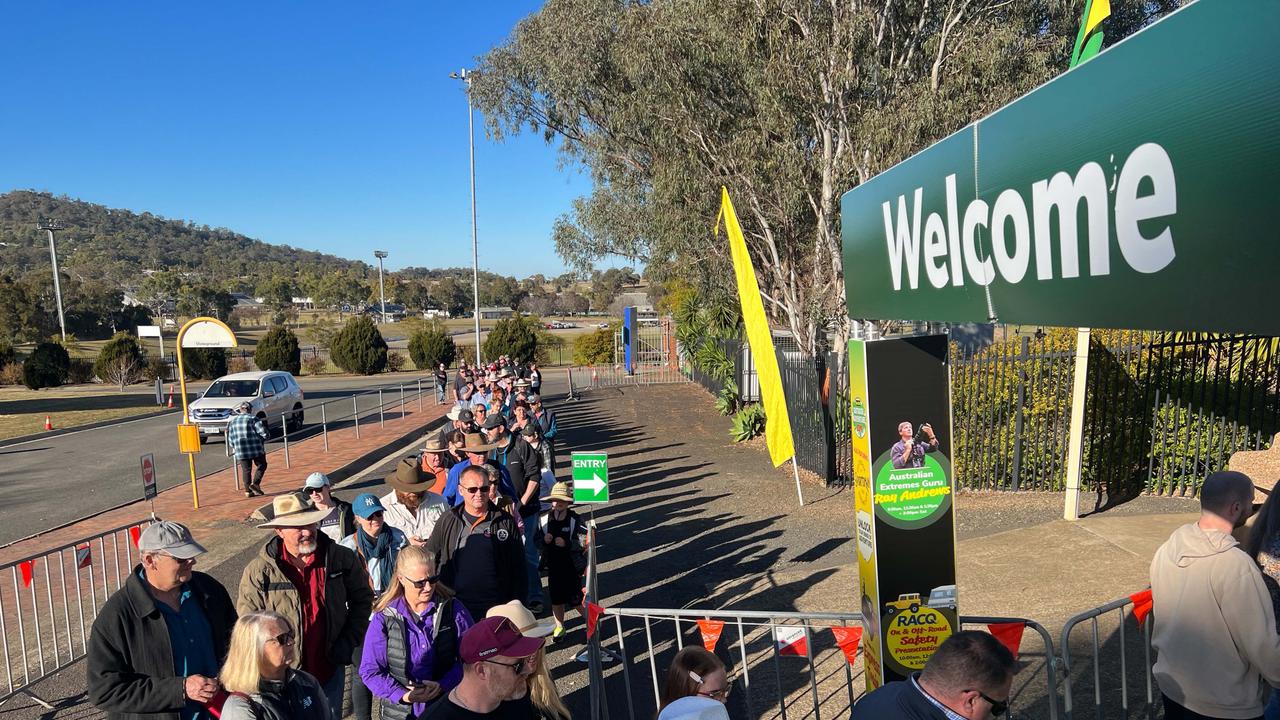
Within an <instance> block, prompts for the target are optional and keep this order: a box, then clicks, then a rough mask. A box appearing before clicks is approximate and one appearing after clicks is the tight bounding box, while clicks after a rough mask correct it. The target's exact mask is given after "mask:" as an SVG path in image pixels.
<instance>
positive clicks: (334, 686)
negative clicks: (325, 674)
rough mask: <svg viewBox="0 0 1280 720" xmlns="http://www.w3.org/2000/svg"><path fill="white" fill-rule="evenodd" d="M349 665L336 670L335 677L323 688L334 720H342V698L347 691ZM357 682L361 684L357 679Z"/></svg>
mask: <svg viewBox="0 0 1280 720" xmlns="http://www.w3.org/2000/svg"><path fill="white" fill-rule="evenodd" d="M347 667H348V666H347V665H341V666H339V667H336V668H334V670H333V676H332V677H330V678H329V681H328V682H326V683H325V684H324V686H323V687H322V688H321V689H322V690H324V696H325V698H326V699H328V700H329V716H330V717H332V718H333V720H342V696H343V694H344V691H345V690H346V689H347ZM356 682H360V679H359V678H356Z"/></svg>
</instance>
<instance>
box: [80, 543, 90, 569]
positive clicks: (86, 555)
mask: <svg viewBox="0 0 1280 720" xmlns="http://www.w3.org/2000/svg"><path fill="white" fill-rule="evenodd" d="M90 565H93V548H91V547H89V543H85V544H83V545H81V546H80V547H78V548H76V567H77V568H79V569H81V570H84V569H85V568H87V567H89V566H90Z"/></svg>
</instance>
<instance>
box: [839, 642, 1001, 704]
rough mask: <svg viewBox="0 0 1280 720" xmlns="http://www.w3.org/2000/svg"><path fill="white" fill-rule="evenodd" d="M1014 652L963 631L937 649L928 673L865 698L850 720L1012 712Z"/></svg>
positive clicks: (915, 675) (923, 672)
mask: <svg viewBox="0 0 1280 720" xmlns="http://www.w3.org/2000/svg"><path fill="white" fill-rule="evenodd" d="M1015 671H1016V668H1015V666H1014V660H1013V653H1010V652H1009V649H1008V648H1006V647H1005V646H1004V645H1001V644H1000V641H999V640H996V639H995V638H994V637H992V636H991V635H990V634H988V633H985V632H980V631H977V630H963V631H961V632H958V633H955V634H953V635H952V636H951V637H949V638H947V639H946V641H944V642H943V643H942V644H941V645H939V646H938V649H937V650H935V651H934V653H933V655H932V656H931V657H930V658H929V661H928V662H927V663H925V666H924V670H922V671H921V672H918V673H915V674H913V675H912V676H911V677H910V678H908V679H907V680H905V681H902V682H891V683H889V684H887V685H885V686H884V687H881V688H880V689H878V690H876V691H874V692H872V693H870V694H868V695H865V696H863V698H862V699H861V700H859V701H858V704H857V705H854V706H853V712H852V714H850V716H849V717H850V720H876V719H877V718H900V719H901V720H988V719H989V718H996V717H1000V716H1002V715H1004V714H1005V712H1006V711H1008V709H1009V692H1010V689H1011V688H1012V687H1013V676H1014V673H1015Z"/></svg>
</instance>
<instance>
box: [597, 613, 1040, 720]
mask: <svg viewBox="0 0 1280 720" xmlns="http://www.w3.org/2000/svg"><path fill="white" fill-rule="evenodd" d="M610 619H611V620H612V622H609V620H610ZM698 620H718V621H721V622H723V623H724V626H723V629H722V631H721V633H722V634H721V636H720V638H719V642H718V644H717V645H716V647H717V649H718V650H719V654H720V655H721V658H722V659H728V660H729V661H730V662H726V665H727V666H728V667H729V670H730V672H729V674H730V677H731V678H734V677H735V676H736V679H735V680H734V681H733V689H734V692H733V693H731V694H730V698H729V714H730V716H731V717H742V718H775V717H776V718H780V720H787V719H788V718H809V717H812V718H813V719H814V720H822V718H823V717H827V718H845V717H848V714H849V712H850V709H851V708H852V707H853V704H854V703H855V702H856V701H857V699H858V698H859V697H861V695H862V691H861V688H862V686H863V680H862V657H863V654H862V648H861V647H860V648H859V649H858V655H857V660H856V662H855V663H849V662H848V661H847V660H846V658H845V655H844V652H843V651H842V650H841V649H840V648H839V647H838V646H837V644H836V642H835V639H834V635H833V633H832V632H831V631H830V628H832V627H844V626H856V625H860V624H861V621H862V618H861V615H860V614H858V613H795V612H752V611H727V610H698V609H683V610H671V609H652V608H606V609H605V610H604V612H603V613H602V615H601V618H600V625H599V631H598V634H597V636H596V637H597V638H598V639H599V642H600V643H601V645H602V647H603V649H602V650H601V652H600V657H601V659H602V660H604V661H608V660H613V661H614V664H610V665H608V666H606V668H605V669H606V670H609V669H613V668H615V667H616V670H615V671H614V672H612V673H607V674H605V675H604V677H603V680H604V681H603V682H596V681H593V682H592V683H591V687H590V692H591V695H592V710H593V717H597V718H599V717H605V718H608V717H609V713H608V710H609V707H610V703H609V694H610V689H611V688H612V689H613V690H614V691H616V690H618V689H619V688H618V685H619V684H621V688H620V689H621V690H622V692H623V693H624V697H625V702H626V709H627V712H628V718H630V720H637V718H649V717H652V716H653V714H654V713H655V712H656V710H657V706H658V702H659V699H658V698H659V694H660V692H661V685H662V683H663V676H664V675H665V673H666V668H667V667H669V665H670V663H671V660H672V659H673V658H674V656H675V653H676V652H678V651H679V650H680V649H681V648H683V647H684V646H685V645H686V644H689V643H693V644H700V643H701V642H702V640H701V633H700V630H699V626H698ZM626 621H630V622H629V623H628V622H626ZM993 623H1023V624H1025V625H1026V627H1028V628H1031V629H1032V630H1034V631H1035V634H1036V635H1037V636H1038V637H1039V638H1040V647H1039V648H1037V647H1035V644H1034V643H1028V644H1027V647H1024V648H1023V650H1022V652H1021V653H1020V654H1019V661H1020V663H1021V664H1022V665H1023V671H1022V672H1021V673H1020V674H1019V675H1020V676H1019V678H1018V679H1016V680H1015V684H1014V689H1013V691H1012V695H1011V705H1012V709H1011V711H1010V715H1009V717H1011V718H1020V717H1021V718H1028V717H1036V718H1043V717H1046V714H1047V717H1049V718H1050V719H1051V720H1056V719H1057V718H1058V701H1057V678H1056V658H1055V654H1054V647H1053V639H1052V636H1050V634H1049V632H1048V631H1047V630H1045V628H1044V627H1043V626H1041V625H1040V624H1039V623H1036V622H1034V621H1031V620H1026V619H1024V618H999V617H977V616H964V617H961V624H962V626H970V627H971V626H980V627H981V628H985V626H986V625H988V624H993ZM628 625H630V627H628ZM797 627H799V628H803V635H804V637H805V638H806V643H805V648H804V653H803V655H796V656H794V657H792V656H790V655H789V654H783V653H781V652H780V650H779V644H778V642H777V641H776V638H777V636H778V633H777V629H778V628H797ZM784 632H785V631H784ZM792 632H794V631H792ZM605 633H610V634H611V635H612V637H610V638H608V639H606V638H604V637H602V635H604V634H605ZM636 643H639V646H640V649H639V650H637V649H636ZM610 651H611V652H610ZM619 660H620V661H621V662H620V663H618V662H617V661H619ZM637 668H640V670H641V673H642V674H644V670H645V669H647V671H648V672H647V674H648V682H647V683H642V684H641V685H640V686H639V687H636V686H635V685H634V684H633V678H632V674H633V672H634V671H635V670H636V669H637ZM619 678H620V680H621V682H620V683H619ZM1040 678H1043V681H1042V682H1043V685H1041V680H1040ZM646 685H647V686H648V687H645V686H646ZM1033 685H1035V686H1036V687H1035V688H1032V686H1033ZM650 690H651V691H652V701H650V692H649V691H650ZM1024 698H1025V699H1024ZM1033 704H1034V705H1036V706H1037V709H1036V710H1035V711H1031V710H1028V709H1027V707H1026V706H1029V705H1033ZM597 708H600V709H601V710H602V711H603V714H601V712H599V711H597ZM1043 708H1047V711H1046V710H1043ZM1031 712H1035V714H1030V713H1031ZM1042 712H1043V713H1045V714H1041V713H1042Z"/></svg>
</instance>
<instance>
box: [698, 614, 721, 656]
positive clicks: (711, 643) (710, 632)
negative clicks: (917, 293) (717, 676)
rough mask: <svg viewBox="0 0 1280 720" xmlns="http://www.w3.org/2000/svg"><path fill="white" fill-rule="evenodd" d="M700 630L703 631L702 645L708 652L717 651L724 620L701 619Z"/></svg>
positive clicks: (699, 622)
mask: <svg viewBox="0 0 1280 720" xmlns="http://www.w3.org/2000/svg"><path fill="white" fill-rule="evenodd" d="M698 630H699V631H700V632H701V633H702V645H703V647H705V648H706V649H707V652H715V651H716V643H718V642H720V633H721V632H723V631H724V621H723V620H699V621H698Z"/></svg>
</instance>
